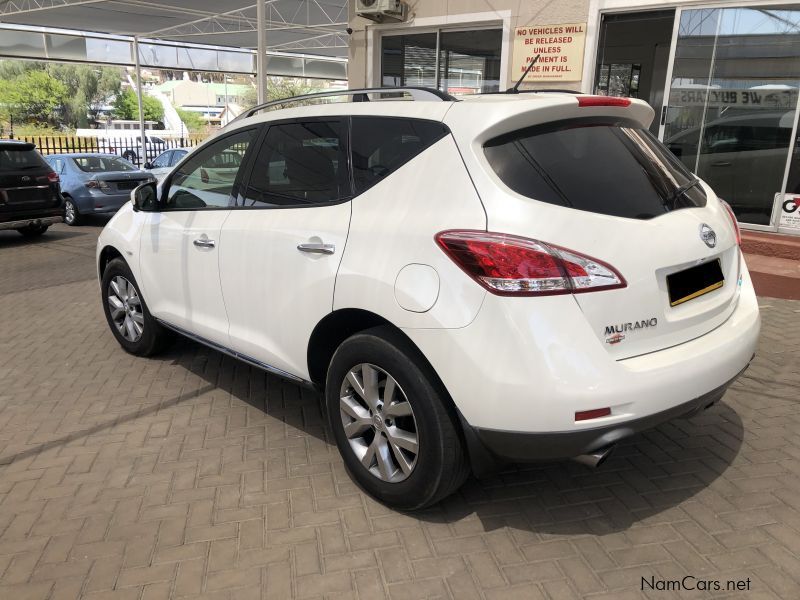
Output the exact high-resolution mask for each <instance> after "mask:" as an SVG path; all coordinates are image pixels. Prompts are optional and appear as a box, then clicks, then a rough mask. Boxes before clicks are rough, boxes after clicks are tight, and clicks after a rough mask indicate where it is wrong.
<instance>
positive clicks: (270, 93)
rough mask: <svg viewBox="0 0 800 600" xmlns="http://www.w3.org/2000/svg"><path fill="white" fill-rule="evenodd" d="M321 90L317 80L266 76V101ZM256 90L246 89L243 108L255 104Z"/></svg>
mask: <svg viewBox="0 0 800 600" xmlns="http://www.w3.org/2000/svg"><path fill="white" fill-rule="evenodd" d="M320 91H322V85H321V84H320V83H319V82H317V81H313V80H312V81H311V82H309V80H308V79H296V78H291V77H268V78H267V102H271V101H272V100H283V99H284V98H291V97H292V96H302V95H303V94H312V93H314V92H320ZM257 97H258V92H257V91H256V88H253V89H251V90H248V91H247V93H246V94H245V95H244V98H243V100H242V104H243V105H244V108H250V107H252V106H255V105H256V102H257Z"/></svg>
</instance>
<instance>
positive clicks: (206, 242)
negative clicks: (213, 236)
mask: <svg viewBox="0 0 800 600" xmlns="http://www.w3.org/2000/svg"><path fill="white" fill-rule="evenodd" d="M192 243H193V244H194V245H195V246H197V247H198V248H213V247H214V246H216V245H217V243H216V242H215V241H214V240H210V239H208V238H198V239H196V240H195V241H194V242H192Z"/></svg>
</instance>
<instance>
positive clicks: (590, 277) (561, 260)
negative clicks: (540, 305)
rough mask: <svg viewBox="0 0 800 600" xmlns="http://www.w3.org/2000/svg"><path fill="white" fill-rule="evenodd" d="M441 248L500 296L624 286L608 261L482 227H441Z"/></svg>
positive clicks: (558, 292) (585, 290) (438, 239)
mask: <svg viewBox="0 0 800 600" xmlns="http://www.w3.org/2000/svg"><path fill="white" fill-rule="evenodd" d="M435 239H436V242H437V243H438V244H439V246H441V247H442V250H444V251H445V253H446V254H447V255H448V256H449V257H450V258H451V259H452V260H453V262H455V263H456V264H457V265H458V266H459V267H461V269H462V270H463V271H464V272H465V273H466V274H467V275H469V276H470V277H472V278H473V279H474V280H475V281H477V282H478V283H479V284H480V285H482V286H483V287H484V288H486V289H487V290H489V291H490V292H492V293H493V294H497V295H500V296H550V295H556V294H578V293H583V292H594V291H599V290H611V289H615V288H623V287H625V286H626V285H627V284H626V282H625V279H624V278H623V277H622V275H620V273H619V272H618V271H617V270H616V269H615V268H614V267H612V266H611V265H609V264H606V263H604V262H602V261H600V260H597V259H596V258H592V257H590V256H586V255H584V254H580V253H578V252H574V251H572V250H567V249H566V248H561V247H559V246H554V245H552V244H545V243H544V242H539V241H536V240H531V239H528V238H524V237H520V236H516V235H508V234H504V233H492V232H484V231H467V230H454V231H442V232H440V233H438V234H436V236H435Z"/></svg>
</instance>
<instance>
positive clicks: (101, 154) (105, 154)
mask: <svg viewBox="0 0 800 600" xmlns="http://www.w3.org/2000/svg"><path fill="white" fill-rule="evenodd" d="M51 156H54V157H65V158H92V157H95V158H119V156H117V155H116V154H109V153H108V152H59V153H57V154H48V155H47V156H46V157H45V158H49V157H51Z"/></svg>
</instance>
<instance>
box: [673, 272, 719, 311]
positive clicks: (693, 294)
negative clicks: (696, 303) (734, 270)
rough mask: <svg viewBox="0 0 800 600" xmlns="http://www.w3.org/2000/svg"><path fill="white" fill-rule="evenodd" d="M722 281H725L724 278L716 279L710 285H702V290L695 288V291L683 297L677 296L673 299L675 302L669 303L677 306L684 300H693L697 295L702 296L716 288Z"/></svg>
mask: <svg viewBox="0 0 800 600" xmlns="http://www.w3.org/2000/svg"><path fill="white" fill-rule="evenodd" d="M724 283H725V280H724V279H723V280H722V281H717V282H716V283H712V284H711V285H709V286H707V287H704V288H703V289H702V290H697V291H696V292H693V293H691V294H689V295H688V296H684V297H683V298H678V299H677V300H675V302H670V303H669V305H670V306H678V305H679V304H683V303H684V302H688V301H689V300H694V299H695V298H697V297H698V296H702V295H704V294H707V293H709V292H713V291H714V290H718V289H719V288H721V287H722V286H723V284H724Z"/></svg>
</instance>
